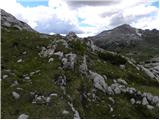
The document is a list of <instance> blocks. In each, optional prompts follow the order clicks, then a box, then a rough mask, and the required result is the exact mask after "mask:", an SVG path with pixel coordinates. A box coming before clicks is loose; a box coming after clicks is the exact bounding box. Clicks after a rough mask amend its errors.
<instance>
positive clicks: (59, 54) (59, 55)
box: [54, 51, 63, 59]
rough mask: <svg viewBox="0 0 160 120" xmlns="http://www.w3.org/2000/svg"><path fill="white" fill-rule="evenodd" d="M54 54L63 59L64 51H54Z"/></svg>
mask: <svg viewBox="0 0 160 120" xmlns="http://www.w3.org/2000/svg"><path fill="white" fill-rule="evenodd" d="M54 55H56V56H58V57H59V59H62V57H63V52H61V51H58V52H56V53H54Z"/></svg>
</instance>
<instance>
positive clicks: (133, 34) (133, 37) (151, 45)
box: [89, 24, 159, 57]
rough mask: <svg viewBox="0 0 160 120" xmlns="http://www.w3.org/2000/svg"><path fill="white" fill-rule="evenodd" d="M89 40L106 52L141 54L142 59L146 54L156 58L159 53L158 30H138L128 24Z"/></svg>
mask: <svg viewBox="0 0 160 120" xmlns="http://www.w3.org/2000/svg"><path fill="white" fill-rule="evenodd" d="M89 39H91V40H93V41H94V43H95V44H96V45H97V46H99V47H102V48H104V49H106V50H111V51H116V52H121V53H127V54H140V56H141V55H142V57H143V54H146V52H148V54H147V56H150V55H151V56H152V55H153V56H154V55H155V56H156V55H158V51H159V31H158V30H156V29H153V30H142V29H136V28H133V27H131V26H130V25H127V24H124V25H121V26H119V27H116V28H114V29H112V30H106V31H103V32H101V33H99V34H98V35H96V36H93V37H90V38H89ZM144 52H145V53H144ZM153 56H152V57H153ZM145 57H146V56H145Z"/></svg>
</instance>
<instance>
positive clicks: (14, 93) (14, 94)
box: [12, 91, 20, 99]
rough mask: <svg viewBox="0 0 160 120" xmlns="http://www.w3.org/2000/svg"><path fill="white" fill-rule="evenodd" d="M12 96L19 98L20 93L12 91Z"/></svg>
mask: <svg viewBox="0 0 160 120" xmlns="http://www.w3.org/2000/svg"><path fill="white" fill-rule="evenodd" d="M12 96H13V97H14V99H19V98H20V95H19V94H18V93H17V92H15V91H13V92H12Z"/></svg>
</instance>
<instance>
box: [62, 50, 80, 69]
mask: <svg viewBox="0 0 160 120" xmlns="http://www.w3.org/2000/svg"><path fill="white" fill-rule="evenodd" d="M76 57H77V55H76V54H73V53H68V54H66V55H65V58H63V59H62V64H63V68H68V69H72V70H73V69H74V64H75V62H76Z"/></svg>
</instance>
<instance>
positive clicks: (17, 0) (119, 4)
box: [0, 0, 160, 37]
mask: <svg viewBox="0 0 160 120" xmlns="http://www.w3.org/2000/svg"><path fill="white" fill-rule="evenodd" d="M0 8H1V9H4V10H5V11H7V12H9V13H11V14H12V15H14V16H15V17H16V18H18V19H19V20H21V21H24V22H26V23H27V24H29V25H30V26H31V27H32V28H33V29H35V30H37V31H39V32H42V33H48V34H55V33H58V34H63V35H65V34H67V33H68V32H70V31H74V32H75V33H76V34H77V35H78V36H80V37H87V36H93V35H96V34H98V33H100V32H102V31H103V30H109V29H113V28H115V27H117V26H119V25H122V24H129V25H131V26H133V27H136V28H141V29H153V28H156V29H159V25H158V20H159V17H158V16H159V0H0ZM159 21H160V20H159Z"/></svg>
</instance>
